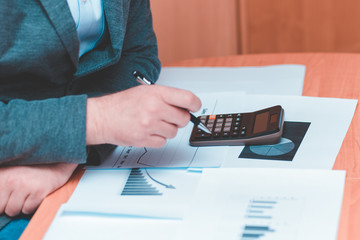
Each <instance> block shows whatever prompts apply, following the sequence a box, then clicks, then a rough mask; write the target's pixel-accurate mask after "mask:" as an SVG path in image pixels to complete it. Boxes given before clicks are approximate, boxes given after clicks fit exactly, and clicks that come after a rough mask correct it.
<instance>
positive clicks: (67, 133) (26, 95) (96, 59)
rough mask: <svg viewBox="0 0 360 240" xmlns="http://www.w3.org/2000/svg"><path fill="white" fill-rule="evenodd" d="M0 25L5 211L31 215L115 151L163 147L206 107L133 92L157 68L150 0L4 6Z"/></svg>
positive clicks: (184, 94) (183, 97)
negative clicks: (82, 169) (139, 78)
mask: <svg viewBox="0 0 360 240" xmlns="http://www.w3.org/2000/svg"><path fill="white" fill-rule="evenodd" d="M0 21H1V23H2V27H1V28H0V38H1V39H0V167H1V168H0V189H1V191H0V213H2V214H4V213H5V214H6V215H8V216H16V215H18V214H20V213H24V214H30V213H32V212H34V211H35V209H36V208H37V207H38V205H39V204H40V203H41V201H42V200H43V198H44V197H45V196H47V195H48V194H49V193H51V192H52V191H54V190H56V189H57V188H59V187H61V186H62V185H63V184H64V183H65V182H66V181H67V180H68V179H69V177H70V176H71V174H72V173H73V171H74V170H75V168H76V167H77V166H78V164H85V163H91V162H93V163H94V162H98V160H99V159H100V158H101V156H102V155H104V154H105V153H106V151H108V150H109V149H112V148H113V147H112V146H113V145H132V146H146V147H161V146H163V145H164V144H165V142H166V139H167V138H172V137H174V136H175V135H176V132H177V129H178V128H179V127H183V126H185V125H186V124H187V123H188V122H189V120H190V116H189V114H188V112H187V111H186V110H188V111H197V110H198V109H199V108H200V105H201V103H200V100H199V99H198V98H197V97H196V96H195V95H193V94H192V93H190V92H188V91H184V90H180V89H174V88H168V87H163V86H136V85H137V82H136V81H135V79H134V77H133V76H132V72H133V71H134V70H137V71H140V72H142V73H143V74H144V75H145V76H146V77H147V78H149V79H153V80H155V79H157V77H158V74H159V70H160V62H159V60H158V58H157V44H156V37H155V35H154V32H153V28H152V19H151V13H150V6H149V1H148V0H103V1H101V0H68V1H66V0H59V1H53V0H39V1H36V0H19V1H2V2H1V7H0ZM184 109H186V110H184ZM104 144H107V145H104ZM109 144H111V145H109Z"/></svg>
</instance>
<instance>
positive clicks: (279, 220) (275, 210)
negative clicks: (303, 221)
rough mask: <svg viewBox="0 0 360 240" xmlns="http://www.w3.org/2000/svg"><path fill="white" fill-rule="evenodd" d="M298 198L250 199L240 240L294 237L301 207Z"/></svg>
mask: <svg viewBox="0 0 360 240" xmlns="http://www.w3.org/2000/svg"><path fill="white" fill-rule="evenodd" d="M300 206H301V203H300V201H299V200H298V199H296V198H292V197H259V198H253V199H251V200H249V202H248V206H247V209H246V213H245V216H244V224H243V225H242V227H241V228H242V231H241V233H240V236H239V239H240V240H257V239H261V240H265V239H269V240H270V239H292V237H294V236H295V234H296V229H291V227H290V226H296V223H297V222H298V221H299V218H298V217H299V216H300V215H297V214H294V213H295V212H296V210H295V212H294V209H301V207H300Z"/></svg>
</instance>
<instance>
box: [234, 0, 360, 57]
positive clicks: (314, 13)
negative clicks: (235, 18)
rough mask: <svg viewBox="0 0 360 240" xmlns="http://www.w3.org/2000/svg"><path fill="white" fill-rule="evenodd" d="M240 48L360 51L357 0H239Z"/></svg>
mask: <svg viewBox="0 0 360 240" xmlns="http://www.w3.org/2000/svg"><path fill="white" fill-rule="evenodd" d="M239 2H240V4H239V9H240V11H239V12H240V13H241V14H240V16H239V21H240V22H241V26H242V27H241V39H242V42H241V43H242V44H241V52H242V53H266V52H360V1H358V0H286V1H284V0H271V1H269V0H239Z"/></svg>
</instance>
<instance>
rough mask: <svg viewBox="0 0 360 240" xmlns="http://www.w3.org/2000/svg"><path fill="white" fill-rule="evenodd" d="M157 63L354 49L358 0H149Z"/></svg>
mask: <svg viewBox="0 0 360 240" xmlns="http://www.w3.org/2000/svg"><path fill="white" fill-rule="evenodd" d="M150 3H151V9H152V12H153V19H154V29H155V32H156V34H157V37H158V43H159V57H160V59H161V61H162V62H163V63H170V62H174V61H179V60H183V59H191V58H201V57H210V56H224V55H234V54H243V53H274V52H360V1H358V0H286V1H284V0H150Z"/></svg>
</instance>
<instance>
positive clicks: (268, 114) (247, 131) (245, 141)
mask: <svg viewBox="0 0 360 240" xmlns="http://www.w3.org/2000/svg"><path fill="white" fill-rule="evenodd" d="M198 118H199V120H200V121H201V122H202V123H203V124H204V125H205V126H206V127H207V128H208V129H209V130H210V131H211V134H208V133H205V132H204V131H202V130H200V129H198V128H197V127H196V126H194V128H193V130H192V133H191V136H190V145H191V146H223V145H227V146H236V145H265V144H267V145H269V144H276V143H278V142H279V141H280V138H281V135H282V132H283V124H284V109H283V108H282V107H281V106H280V105H276V106H273V107H269V108H265V109H261V110H258V111H255V112H247V113H230V114H217V115H203V116H199V117H198Z"/></svg>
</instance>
